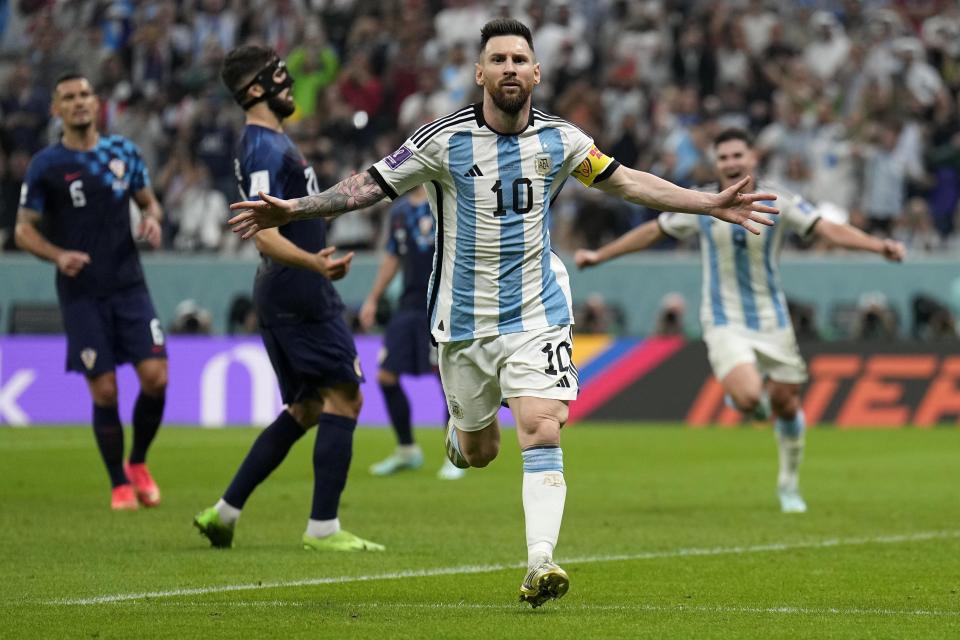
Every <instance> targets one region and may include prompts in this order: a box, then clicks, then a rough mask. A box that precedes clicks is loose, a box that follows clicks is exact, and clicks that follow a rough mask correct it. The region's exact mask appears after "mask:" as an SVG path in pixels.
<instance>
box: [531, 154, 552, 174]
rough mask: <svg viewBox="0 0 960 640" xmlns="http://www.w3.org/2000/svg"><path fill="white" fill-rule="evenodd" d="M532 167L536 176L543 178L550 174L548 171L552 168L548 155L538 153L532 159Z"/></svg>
mask: <svg viewBox="0 0 960 640" xmlns="http://www.w3.org/2000/svg"><path fill="white" fill-rule="evenodd" d="M533 167H534V169H536V170H537V174H538V175H541V176H545V175H547V174H549V173H550V169H552V168H553V160H552V159H551V158H550V154H549V153H538V154H537V155H536V156H535V157H534V158H533Z"/></svg>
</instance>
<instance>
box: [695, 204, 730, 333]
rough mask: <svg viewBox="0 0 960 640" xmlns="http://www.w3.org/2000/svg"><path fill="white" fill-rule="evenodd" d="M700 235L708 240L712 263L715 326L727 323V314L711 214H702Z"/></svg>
mask: <svg viewBox="0 0 960 640" xmlns="http://www.w3.org/2000/svg"><path fill="white" fill-rule="evenodd" d="M698 221H699V223H700V235H701V236H702V237H703V239H704V240H706V242H707V263H708V264H709V265H710V308H711V310H712V311H713V326H715V327H719V326H721V325H725V324H727V314H726V312H725V311H724V310H723V297H722V296H721V294H720V266H719V260H718V259H717V243H716V241H714V239H713V220H712V219H711V218H710V217H709V216H700V218H699V220H698Z"/></svg>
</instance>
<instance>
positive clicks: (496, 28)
mask: <svg viewBox="0 0 960 640" xmlns="http://www.w3.org/2000/svg"><path fill="white" fill-rule="evenodd" d="M497 36H520V37H521V38H523V39H524V40H526V41H527V44H528V45H530V50H531V51H533V34H532V33H530V29H529V27H527V25H525V24H523V23H522V22H520V21H519V20H514V19H513V18H496V19H495V20H491V21H490V22H488V23H487V24H485V25H483V28H482V29H480V51H481V52H482V51H483V50H484V49H485V48H486V47H487V42H488V41H489V40H490V38H496V37H497Z"/></svg>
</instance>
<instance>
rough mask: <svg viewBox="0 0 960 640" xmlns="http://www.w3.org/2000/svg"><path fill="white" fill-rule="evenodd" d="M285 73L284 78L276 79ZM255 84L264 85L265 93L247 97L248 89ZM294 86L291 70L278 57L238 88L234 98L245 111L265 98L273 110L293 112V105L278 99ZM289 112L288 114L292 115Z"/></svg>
mask: <svg viewBox="0 0 960 640" xmlns="http://www.w3.org/2000/svg"><path fill="white" fill-rule="evenodd" d="M281 73H282V74H283V80H280V81H279V82H278V81H277V80H276V76H279V75H281ZM255 84H259V85H260V86H261V87H263V95H262V96H260V97H257V98H251V97H247V89H249V88H250V87H252V86H253V85H255ZM292 86H293V76H291V75H290V72H289V71H287V64H286V63H285V62H284V61H283V60H281V59H280V58H277V59H275V60H273V61H272V62H270V63H269V64H267V66H266V67H264V68H263V69H261V70H260V72H259V73H258V74H257V75H255V76H254V77H253V80H251V81H250V82H248V83H247V84H245V85H244V86H242V87H241V88H239V89H237V90H236V91H235V92H234V93H233V99H234V100H236V101H237V104H239V105H240V106H241V107H243V109H244V111H246V110H247V109H249V108H250V107H252V106H253V105H255V104H257V103H258V102H261V101H263V100H268V101H269V102H268V103H267V104H268V105H269V106H270V109H271V110H272V111H275V112H277V113H278V115H279V114H282V113H283V111H290V113H293V109H292V108H291V106H289V105H287V104H285V103H283V102H282V101H280V100H276V99H275V98H276V96H278V95H279V94H280V93H281V92H282V91H283V90H284V89H286V88H288V87H292ZM278 106H279V107H280V108H279V109H278V108H277V107H278ZM290 113H287V114H286V115H290Z"/></svg>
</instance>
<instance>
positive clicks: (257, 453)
mask: <svg viewBox="0 0 960 640" xmlns="http://www.w3.org/2000/svg"><path fill="white" fill-rule="evenodd" d="M304 433H305V431H304V430H303V427H301V426H300V424H299V423H298V422H297V421H296V420H294V418H293V416H291V415H290V414H289V413H287V412H286V411H282V412H280V415H278V416H277V419H276V420H274V421H273V423H272V424H271V425H270V426H269V427H267V428H266V429H264V430H263V432H262V433H261V434H260V435H259V436H257V439H256V440H255V441H254V442H253V446H252V447H250V452H249V453H247V457H246V458H244V459H243V463H242V464H241V465H240V468H239V469H237V475H235V476H234V477H233V481H231V482H230V486H229V487H227V491H226V492H225V493H224V494H223V500H224V502H226V503H227V504H229V505H230V506H231V507H236V508H237V509H243V505H244V504H245V503H246V502H247V498H249V497H250V494H251V493H253V490H254V489H256V488H257V485H258V484H260V483H261V482H263V481H264V480H266V479H267V476H269V475H270V474H271V473H272V472H273V470H274V469H276V468H277V467H279V466H280V463H281V462H283V459H284V458H286V457H287V453H289V451H290V448H291V447H292V446H293V445H294V443H295V442H296V441H297V440H299V439H300V438H302V437H303V434H304Z"/></svg>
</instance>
